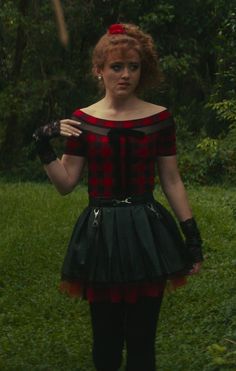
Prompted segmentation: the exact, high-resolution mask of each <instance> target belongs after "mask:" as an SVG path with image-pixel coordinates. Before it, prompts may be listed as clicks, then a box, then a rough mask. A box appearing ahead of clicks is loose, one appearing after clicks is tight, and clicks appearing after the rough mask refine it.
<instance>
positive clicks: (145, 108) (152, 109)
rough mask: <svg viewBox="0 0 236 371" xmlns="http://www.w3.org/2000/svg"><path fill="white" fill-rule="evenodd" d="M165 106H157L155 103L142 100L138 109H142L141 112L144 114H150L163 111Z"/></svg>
mask: <svg viewBox="0 0 236 371" xmlns="http://www.w3.org/2000/svg"><path fill="white" fill-rule="evenodd" d="M166 109H167V108H166V107H164V106H159V105H157V104H153V103H149V102H145V101H142V102H141V103H140V110H142V113H143V114H145V116H151V115H155V114H158V113H160V112H162V111H165V110H166Z"/></svg>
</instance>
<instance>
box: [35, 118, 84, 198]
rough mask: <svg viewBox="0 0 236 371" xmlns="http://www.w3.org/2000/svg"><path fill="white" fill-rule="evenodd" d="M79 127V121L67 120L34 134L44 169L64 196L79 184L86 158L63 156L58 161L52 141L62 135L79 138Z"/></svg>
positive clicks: (42, 128) (38, 130) (52, 124)
mask: <svg viewBox="0 0 236 371" xmlns="http://www.w3.org/2000/svg"><path fill="white" fill-rule="evenodd" d="M79 125H80V123H79V122H77V121H74V120H70V119H65V120H61V121H56V122H53V123H49V124H47V125H45V126H42V127H40V128H38V129H37V130H36V131H35V132H34V134H33V138H34V140H35V143H36V149H37V152H38V155H39V158H40V160H41V162H42V163H43V165H44V169H45V171H46V173H47V175H48V177H49V178H50V180H51V182H52V183H53V184H54V185H55V187H56V189H57V190H58V191H59V192H60V193H61V194H62V195H65V194H67V193H69V192H71V191H72V190H73V189H74V187H75V186H76V184H77V183H78V181H79V179H80V176H81V173H82V170H83V167H84V163H85V158H84V157H83V156H74V155H63V157H62V159H61V160H60V159H58V158H57V156H56V154H55V152H54V150H53V148H52V146H51V144H50V140H51V139H52V138H54V137H57V136H60V135H61V136H64V137H79V136H80V135H81V134H82V132H81V131H80V130H79Z"/></svg>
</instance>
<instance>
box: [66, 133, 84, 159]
mask: <svg viewBox="0 0 236 371" xmlns="http://www.w3.org/2000/svg"><path fill="white" fill-rule="evenodd" d="M86 152H87V151H86V141H85V134H84V133H83V134H82V135H80V136H79V137H78V138H75V137H71V138H69V139H67V142H66V146H65V150H64V153H65V154H66V155H73V156H82V157H84V156H86Z"/></svg>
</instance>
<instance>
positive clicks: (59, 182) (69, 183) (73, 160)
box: [44, 155, 85, 195]
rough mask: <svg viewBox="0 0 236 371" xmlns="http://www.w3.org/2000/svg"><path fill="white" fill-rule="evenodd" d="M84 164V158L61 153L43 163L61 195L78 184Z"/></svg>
mask: <svg viewBox="0 0 236 371" xmlns="http://www.w3.org/2000/svg"><path fill="white" fill-rule="evenodd" d="M84 164H85V158H84V157H80V156H72V155H63V156H62V158H61V160H59V159H58V158H57V159H56V160H55V161H52V162H50V163H49V164H48V165H44V169H45V171H46V173H47V175H48V177H49V179H50V180H51V182H52V183H53V184H54V186H55V187H56V189H57V190H58V192H59V193H60V194H62V195H66V194H68V193H70V192H71V191H72V190H73V189H74V188H75V186H76V185H77V184H78V182H79V179H80V177H81V174H82V171H83V168H84Z"/></svg>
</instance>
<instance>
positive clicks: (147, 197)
mask: <svg viewBox="0 0 236 371" xmlns="http://www.w3.org/2000/svg"><path fill="white" fill-rule="evenodd" d="M154 201H155V199H154V197H153V194H152V193H151V192H150V193H145V194H143V195H134V196H128V197H124V198H123V199H122V198H119V199H116V198H104V197H97V198H93V197H90V198H89V206H94V207H104V206H131V205H141V204H145V203H148V202H154Z"/></svg>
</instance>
